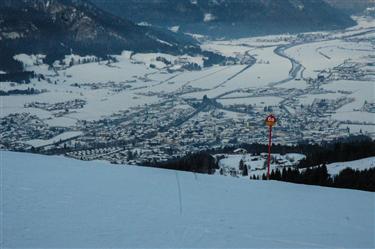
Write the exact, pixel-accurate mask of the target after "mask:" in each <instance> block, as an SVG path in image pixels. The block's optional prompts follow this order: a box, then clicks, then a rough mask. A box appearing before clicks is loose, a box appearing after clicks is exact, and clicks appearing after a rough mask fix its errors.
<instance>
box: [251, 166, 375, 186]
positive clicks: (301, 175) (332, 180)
mask: <svg viewBox="0 0 375 249" xmlns="http://www.w3.org/2000/svg"><path fill="white" fill-rule="evenodd" d="M250 179H257V180H259V176H255V175H253V176H251V177H250ZM262 179H263V180H266V175H264V174H263V175H262ZM270 179H271V180H277V181H285V182H292V183H301V184H308V185H319V186H327V187H335V188H350V189H359V190H366V191H373V192H375V168H370V169H365V170H353V169H351V168H346V169H344V170H342V171H341V172H340V173H339V174H337V175H334V176H331V175H330V174H328V170H327V166H326V165H321V166H318V167H314V168H306V169H302V170H301V169H295V168H283V169H282V170H281V171H280V170H279V169H276V170H275V171H274V170H272V171H271V174H270Z"/></svg>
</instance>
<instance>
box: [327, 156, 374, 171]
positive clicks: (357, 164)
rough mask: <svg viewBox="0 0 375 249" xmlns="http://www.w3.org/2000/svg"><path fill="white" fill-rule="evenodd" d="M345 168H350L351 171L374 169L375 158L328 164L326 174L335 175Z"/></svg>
mask: <svg viewBox="0 0 375 249" xmlns="http://www.w3.org/2000/svg"><path fill="white" fill-rule="evenodd" d="M346 168H351V169H353V170H365V169H370V168H375V157H369V158H364V159H359V160H354V161H350V162H339V163H330V164H328V165H327V169H328V173H329V174H331V175H336V174H338V173H340V171H342V170H343V169H346Z"/></svg>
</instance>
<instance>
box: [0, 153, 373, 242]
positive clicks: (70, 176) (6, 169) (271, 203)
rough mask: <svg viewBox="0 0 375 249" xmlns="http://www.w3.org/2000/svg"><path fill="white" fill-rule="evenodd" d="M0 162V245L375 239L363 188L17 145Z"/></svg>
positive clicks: (369, 200)
mask: <svg viewBox="0 0 375 249" xmlns="http://www.w3.org/2000/svg"><path fill="white" fill-rule="evenodd" d="M1 170H2V171H1V172H2V179H1V180H2V181H1V183H2V185H1V187H2V188H1V190H2V194H3V195H2V204H1V207H2V218H3V220H2V225H3V244H2V245H1V246H2V247H11V248H21V247H23V248H25V247H29V248H37V247H38V248H52V247H54V248H63V247H64V248H72V247H75V248H94V247H95V248H103V247H106V248H113V247H117V248H120V247H121V248H124V247H143V248H147V247H153V248H166V247H169V248H171V247H173V248H181V247H185V248H191V247H195V248H197V247H199V248H203V247H204V248H208V247H210V248H214V247H215V248H217V247H221V248H229V247H231V248H239V247H242V248H244V247H246V248H249V247H263V248H322V247H329V248H338V247H339V248H354V247H355V248H360V247H366V248H370V247H374V237H375V236H374V234H375V233H374V223H375V222H374V213H375V212H374V211H375V209H374V205H375V203H374V202H375V194H374V193H370V192H363V191H354V190H344V189H333V188H323V187H316V186H304V185H295V184H289V183H281V182H265V181H250V180H244V179H243V180H242V179H235V178H231V177H221V176H216V175H215V176H208V175H194V174H192V173H188V172H175V171H168V170H160V169H151V168H142V167H134V166H128V167H125V166H118V165H117V166H115V165H109V164H106V163H103V162H83V161H76V160H72V159H67V158H63V157H57V156H50V157H47V156H41V155H32V154H22V153H14V152H1ZM176 176H177V177H176ZM177 179H178V180H179V181H180V186H181V204H182V205H181V207H180V201H179V194H178V185H177ZM180 208H181V211H182V212H180Z"/></svg>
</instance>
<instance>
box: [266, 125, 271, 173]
mask: <svg viewBox="0 0 375 249" xmlns="http://www.w3.org/2000/svg"><path fill="white" fill-rule="evenodd" d="M269 128H270V129H269V130H270V132H269V137H268V162H267V180H269V179H270V164H271V145H272V126H271V125H270V126H269Z"/></svg>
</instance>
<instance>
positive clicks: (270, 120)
mask: <svg viewBox="0 0 375 249" xmlns="http://www.w3.org/2000/svg"><path fill="white" fill-rule="evenodd" d="M275 124H276V117H275V116H274V115H272V114H271V115H269V116H268V117H267V118H266V125H267V126H268V127H269V136H268V159H267V180H269V179H270V164H271V146H272V126H274V125H275Z"/></svg>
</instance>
